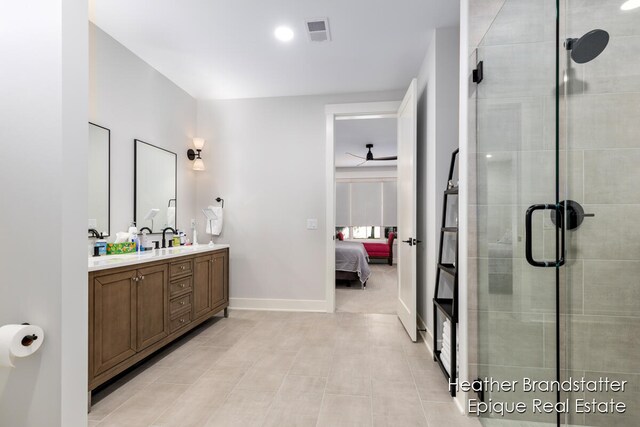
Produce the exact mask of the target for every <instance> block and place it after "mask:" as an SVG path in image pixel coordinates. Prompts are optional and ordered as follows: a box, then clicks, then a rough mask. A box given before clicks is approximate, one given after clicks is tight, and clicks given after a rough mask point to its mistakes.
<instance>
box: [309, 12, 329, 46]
mask: <svg viewBox="0 0 640 427" xmlns="http://www.w3.org/2000/svg"><path fill="white" fill-rule="evenodd" d="M306 24H307V32H308V33H309V40H310V41H312V42H326V41H329V40H331V33H330V32H329V20H328V19H327V18H320V19H311V20H308V21H306Z"/></svg>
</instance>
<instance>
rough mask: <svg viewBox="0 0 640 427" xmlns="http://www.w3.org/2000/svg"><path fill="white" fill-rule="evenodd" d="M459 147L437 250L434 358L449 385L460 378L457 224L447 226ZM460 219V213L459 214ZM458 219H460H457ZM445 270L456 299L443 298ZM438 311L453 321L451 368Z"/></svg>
mask: <svg viewBox="0 0 640 427" xmlns="http://www.w3.org/2000/svg"><path fill="white" fill-rule="evenodd" d="M457 156H458V150H455V151H454V152H453V154H452V155H451V166H450V167H449V178H448V179H447V189H446V190H445V191H444V200H443V205H442V228H441V229H440V249H439V250H438V269H437V270H436V287H435V292H434V298H433V359H434V360H435V361H436V362H438V365H439V366H440V369H442V372H443V373H444V376H445V377H446V378H447V381H448V382H449V384H451V383H454V382H455V380H456V379H457V376H458V373H457V360H456V358H457V354H456V349H457V345H456V342H457V337H456V326H457V324H458V226H457V224H455V225H453V226H452V225H447V206H448V202H449V196H458V187H457V186H454V185H453V182H452V180H453V172H454V169H455V165H456V157H457ZM456 218H457V216H456ZM456 222H457V221H456ZM447 234H455V241H456V251H455V258H454V261H453V264H449V263H445V262H443V259H442V253H443V245H444V237H445V235H447ZM442 272H444V273H445V274H447V275H449V276H451V277H453V298H442V297H440V296H439V295H440V292H439V291H440V277H441V274H442ZM438 312H440V313H442V314H443V315H444V316H445V317H446V318H447V319H449V321H450V322H451V331H450V337H449V341H450V342H449V345H450V347H449V356H450V364H449V370H450V371H451V372H449V371H447V369H446V368H445V366H444V364H443V363H442V356H441V354H442V350H441V349H438V327H437V325H438ZM449 393H450V394H451V396H455V395H456V389H455V387H454V386H452V385H449Z"/></svg>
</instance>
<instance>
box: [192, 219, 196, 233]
mask: <svg viewBox="0 0 640 427" xmlns="http://www.w3.org/2000/svg"><path fill="white" fill-rule="evenodd" d="M194 228H196V220H195V218H191V229H192V230H193V229H194Z"/></svg>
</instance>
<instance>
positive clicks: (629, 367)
mask: <svg viewBox="0 0 640 427" xmlns="http://www.w3.org/2000/svg"><path fill="white" fill-rule="evenodd" d="M561 322H562V324H563V326H564V325H566V329H565V333H564V334H563V337H564V338H565V339H564V340H563V341H564V342H565V343H566V348H562V352H561V353H562V355H561V357H562V358H563V359H562V360H566V361H567V366H569V367H571V368H572V369H575V370H585V371H598V372H618V373H631V374H634V373H637V372H640V358H639V357H638V348H640V335H638V333H637V331H638V330H639V329H640V317H613V316H587V315H568V316H564V315H563V316H562V317H561ZM544 337H545V363H546V366H548V367H551V366H552V364H553V360H554V358H555V348H554V345H555V344H554V343H555V322H554V321H552V319H551V318H550V319H547V321H546V322H545V333H544Z"/></svg>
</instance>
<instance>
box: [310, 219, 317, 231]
mask: <svg viewBox="0 0 640 427" xmlns="http://www.w3.org/2000/svg"><path fill="white" fill-rule="evenodd" d="M317 229H318V218H309V219H307V230H317Z"/></svg>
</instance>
